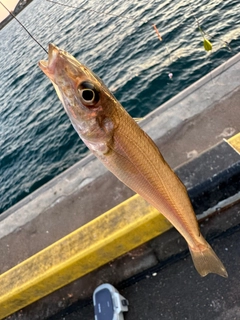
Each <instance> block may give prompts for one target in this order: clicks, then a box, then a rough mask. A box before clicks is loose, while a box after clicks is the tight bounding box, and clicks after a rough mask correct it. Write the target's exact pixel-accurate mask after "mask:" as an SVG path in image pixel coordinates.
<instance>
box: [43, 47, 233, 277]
mask: <svg viewBox="0 0 240 320" xmlns="http://www.w3.org/2000/svg"><path fill="white" fill-rule="evenodd" d="M48 55H49V57H48V61H40V62H39V66H40V68H41V69H42V71H43V72H44V73H45V74H46V75H47V76H48V77H49V79H50V80H51V81H52V83H53V85H54V87H55V89H56V92H57V94H58V96H59V99H60V100H61V102H62V104H63V106H64V108H65V111H66V113H67V114H68V116H69V118H70V120H71V122H72V124H73V126H74V128H75V130H76V131H77V132H78V134H79V136H80V137H81V139H82V140H83V142H84V143H85V144H86V145H87V146H88V147H89V149H90V150H91V151H92V152H93V153H94V154H95V155H96V156H97V157H98V158H99V159H100V161H102V163H103V164H104V165H105V166H106V167H107V168H108V169H109V170H110V171H111V172H112V173H113V174H114V175H115V176H116V177H117V178H119V180H121V181H122V182H123V183H124V184H126V185H127V186H128V187H130V188H131V189H132V190H133V191H135V192H136V193H138V194H139V195H140V196H142V197H143V198H144V199H145V200H146V201H147V202H149V203H150V204H151V205H153V206H154V207H155V208H156V209H158V210H159V212H161V213H162V214H163V215H164V216H165V217H166V218H167V219H168V220H169V221H170V222H171V223H172V224H173V226H174V227H175V228H176V229H177V230H178V231H179V232H180V233H181V234H182V236H183V237H184V238H185V240H186V241H187V243H188V246H189V249H190V253H191V255H192V258H193V262H194V265H195V267H196V269H197V271H198V272H199V274H200V275H201V276H205V275H207V274H208V273H216V274H219V275H220V276H223V277H227V271H226V269H225V267H224V266H223V264H222V262H221V261H220V260H219V258H218V257H217V256H216V254H215V253H214V251H213V250H212V248H211V247H210V245H209V244H208V243H207V242H206V240H205V239H204V238H203V236H202V235H201V233H200V230H199V226H198V223H197V219H196V216H195V213H194V211H193V208H192V205H191V202H190V199H189V197H188V194H187V190H186V188H185V186H184V185H183V183H182V182H181V181H180V179H179V178H178V177H177V175H176V174H175V173H174V172H173V171H172V169H171V168H170V167H169V165H168V164H167V163H166V161H165V160H164V158H163V156H162V155H161V153H160V151H159V150H158V148H157V146H156V145H155V143H154V142H153V141H152V139H151V138H150V137H149V136H148V135H147V134H146V133H145V132H144V131H143V130H142V129H141V128H140V127H139V126H138V124H137V123H136V122H135V121H134V120H133V119H132V118H131V117H130V115H129V114H128V113H127V111H126V110H125V109H124V108H123V107H122V106H121V104H120V103H119V102H118V101H117V100H116V98H115V97H114V96H113V95H112V94H111V92H110V91H109V90H108V88H107V87H106V86H105V85H104V83H103V82H102V81H101V80H100V79H99V78H98V77H97V76H96V75H95V74H94V73H93V72H92V71H91V70H90V69H89V68H88V67H86V66H85V65H83V64H81V63H80V62H78V61H77V60H76V59H75V58H74V57H73V56H71V55H70V54H69V53H67V52H66V51H64V50H61V49H59V48H57V47H56V46H55V45H53V44H50V45H49V52H48Z"/></svg>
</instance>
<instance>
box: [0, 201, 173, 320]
mask: <svg viewBox="0 0 240 320" xmlns="http://www.w3.org/2000/svg"><path fill="white" fill-rule="evenodd" d="M170 228H171V225H170V223H169V222H168V221H167V220H166V219H165V218H164V217H163V216H162V215H161V214H160V213H159V212H158V211H157V210H156V209H154V208H153V207H151V206H150V205H149V204H148V203H147V202H146V201H144V200H143V199H142V198H141V197H139V196H138V195H135V196H133V197H132V198H130V199H128V200H126V201H125V202H123V203H121V204H120V205H118V206H116V207H115V208H113V209H111V210H109V211H108V212H106V213H104V214H103V215H101V216H99V217H98V218H96V219H94V220H92V221H91V222H89V223H88V224H86V225H84V226H82V227H81V228H79V229H77V230H76V231H74V232H72V233H70V234H69V235H67V236H66V237H64V238H62V239H61V240H59V241H57V242H55V243H54V244H52V245H51V246H49V247H47V248H45V249H44V250H42V251H40V252H39V253H37V254H35V255H34V256H32V257H31V258H29V259H27V260H25V261H24V262H22V263H20V264H19V265H17V266H16V267H14V268H12V269H10V270H9V271H7V272H5V273H4V274H2V275H1V276H0V319H3V318H4V317H6V316H8V315H10V314H12V313H14V312H15V311H17V310H19V309H22V308H23V307H25V306H27V305H29V304H30V303H32V302H34V301H36V300H38V299H40V298H42V297H44V296H46V295H47V294H49V293H51V292H53V291H55V290H57V289H59V288H61V287H63V286H64V285H66V284H68V283H70V282H72V281H74V280H76V279H77V278H79V277H81V276H83V275H85V274H87V273H89V272H91V271H93V270H94V269H97V268H98V267H100V266H102V265H104V264H106V263H107V262H109V261H111V260H113V259H115V258H117V257H118V256H120V255H122V254H124V253H126V252H128V251H129V250H132V249H134V248H136V247H137V246H139V245H141V244H143V243H145V242H146V241H148V240H150V239H152V238H154V237H156V236H157V235H159V234H161V233H163V232H164V231H166V230H168V229H170Z"/></svg>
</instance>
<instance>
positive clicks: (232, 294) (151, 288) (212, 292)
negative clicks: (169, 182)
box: [50, 205, 240, 320]
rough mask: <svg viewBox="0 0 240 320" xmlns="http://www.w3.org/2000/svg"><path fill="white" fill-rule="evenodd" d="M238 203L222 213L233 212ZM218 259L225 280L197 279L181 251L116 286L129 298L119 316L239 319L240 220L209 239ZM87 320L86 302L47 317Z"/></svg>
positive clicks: (162, 319)
mask: <svg viewBox="0 0 240 320" xmlns="http://www.w3.org/2000/svg"><path fill="white" fill-rule="evenodd" d="M239 210H240V206H239V205H237V206H234V207H232V208H231V209H230V210H228V211H227V212H226V215H228V214H230V215H231V217H234V215H232V213H233V211H235V212H236V213H237V214H239ZM209 242H210V244H211V245H212V247H213V248H214V250H215V252H216V253H217V254H218V256H219V257H220V259H221V260H222V261H223V263H224V265H225V266H226V268H227V271H228V274H229V277H228V278H227V279H225V278H222V277H219V276H217V275H214V274H210V275H208V276H206V277H204V278H201V277H200V276H199V275H198V273H197V272H196V270H195V268H194V266H193V263H192V259H191V257H190V255H189V253H188V252H187V251H185V252H183V253H181V254H180V255H178V256H175V257H174V258H171V259H169V260H168V261H167V262H166V264H165V265H163V264H159V265H158V266H155V267H154V269H149V270H147V271H145V272H144V273H142V274H139V275H136V276H135V277H133V278H131V279H128V280H127V281H125V282H123V283H121V284H119V286H118V287H117V289H118V290H119V292H120V294H121V295H123V296H124V297H125V298H126V299H128V301H129V311H128V312H127V313H125V314H124V319H125V320H207V319H212V320H239V319H240V270H239V266H240V248H239V244H240V224H238V225H235V226H234V227H232V228H230V229H228V230H227V231H226V232H222V233H221V234H220V235H217V236H216V237H214V235H213V237H212V239H210V240H209ZM50 319H51V320H80V319H81V320H82V319H83V320H93V319H94V309H93V304H92V300H88V301H85V306H84V305H83V304H81V305H79V304H78V303H75V304H74V305H73V306H71V308H69V309H65V310H64V311H63V312H62V313H59V314H57V315H56V316H54V317H51V318H50Z"/></svg>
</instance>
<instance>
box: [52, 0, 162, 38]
mask: <svg viewBox="0 0 240 320" xmlns="http://www.w3.org/2000/svg"><path fill="white" fill-rule="evenodd" d="M46 1H48V2H52V3H54V4H58V5H60V6H63V7H68V8H73V9H78V10H83V11H92V12H95V13H98V14H103V15H105V16H112V17H116V18H120V19H126V20H130V21H134V22H136V20H135V19H134V18H131V17H126V16H123V15H121V14H120V15H117V14H113V13H108V12H104V11H98V10H94V9H92V8H89V7H84V6H82V7H78V6H73V5H70V4H65V3H61V2H58V1H54V0H46ZM138 21H142V22H144V23H147V24H148V25H150V26H151V28H153V29H154V31H155V32H156V34H157V37H158V39H159V40H160V41H162V37H161V34H160V32H159V30H158V28H157V26H156V25H155V24H154V23H151V22H149V21H147V20H143V19H138Z"/></svg>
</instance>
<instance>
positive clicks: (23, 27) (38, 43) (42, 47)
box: [0, 1, 48, 54]
mask: <svg viewBox="0 0 240 320" xmlns="http://www.w3.org/2000/svg"><path fill="white" fill-rule="evenodd" d="M0 4H1V5H2V6H3V7H4V8H5V9H6V10H7V11H8V13H9V14H10V15H11V16H12V17H13V18H14V19H16V20H17V22H18V23H19V24H20V26H22V28H23V29H24V30H25V31H26V32H27V33H28V34H29V36H30V37H31V38H32V39H33V40H34V41H35V42H36V43H37V44H38V45H39V46H40V47H41V48H42V49H43V50H44V51H45V52H46V54H48V52H47V50H46V49H45V48H44V47H43V46H42V45H41V43H40V42H39V41H38V40H37V39H36V38H34V36H32V35H31V33H30V32H29V31H28V30H27V28H26V27H25V26H24V25H23V24H22V23H21V22H20V21H19V20H18V18H17V17H16V16H15V15H14V14H13V13H12V12H11V11H10V10H8V8H7V7H6V6H5V5H4V4H3V3H2V2H1V1H0Z"/></svg>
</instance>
